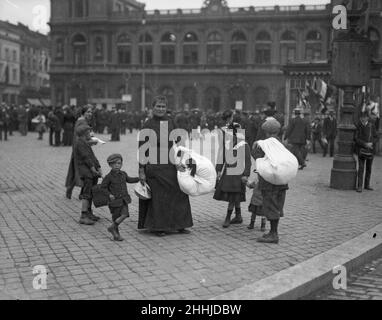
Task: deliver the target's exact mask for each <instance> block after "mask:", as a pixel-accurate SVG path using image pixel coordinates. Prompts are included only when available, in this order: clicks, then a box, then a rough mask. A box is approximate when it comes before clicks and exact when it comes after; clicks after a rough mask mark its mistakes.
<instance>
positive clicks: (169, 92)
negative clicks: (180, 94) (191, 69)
mask: <svg viewBox="0 0 382 320" xmlns="http://www.w3.org/2000/svg"><path fill="white" fill-rule="evenodd" d="M159 94H160V95H162V96H165V97H166V98H167V101H168V108H169V109H174V106H175V98H174V97H175V94H174V89H172V88H171V87H163V88H162V89H161V90H160V91H159Z"/></svg>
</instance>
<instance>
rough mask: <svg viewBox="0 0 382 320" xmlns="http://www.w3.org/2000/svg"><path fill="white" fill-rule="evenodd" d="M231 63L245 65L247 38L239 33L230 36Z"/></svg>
mask: <svg viewBox="0 0 382 320" xmlns="http://www.w3.org/2000/svg"><path fill="white" fill-rule="evenodd" d="M232 43H233V44H232V45H231V63H232V64H246V62H247V61H246V51H247V38H246V36H245V34H244V33H243V32H241V31H236V32H235V33H234V34H233V35H232Z"/></svg>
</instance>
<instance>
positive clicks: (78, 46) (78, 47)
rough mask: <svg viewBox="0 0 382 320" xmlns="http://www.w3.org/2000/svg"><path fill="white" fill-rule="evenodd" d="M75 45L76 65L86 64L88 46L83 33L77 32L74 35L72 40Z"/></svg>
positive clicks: (74, 57)
mask: <svg viewBox="0 0 382 320" xmlns="http://www.w3.org/2000/svg"><path fill="white" fill-rule="evenodd" d="M72 46H73V62H74V64H75V65H84V64H86V61H87V58H86V51H87V50H86V47H87V42H86V39H85V37H84V36H83V35H81V34H77V35H76V36H74V37H73V41H72Z"/></svg>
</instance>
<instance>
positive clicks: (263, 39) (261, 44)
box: [255, 31, 272, 64]
mask: <svg viewBox="0 0 382 320" xmlns="http://www.w3.org/2000/svg"><path fill="white" fill-rule="evenodd" d="M271 51H272V39H271V36H270V35H269V33H268V32H266V31H261V32H259V34H258V35H257V37H256V46H255V63H258V64H269V63H271Z"/></svg>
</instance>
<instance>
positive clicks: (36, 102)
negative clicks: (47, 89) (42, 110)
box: [27, 98, 43, 107]
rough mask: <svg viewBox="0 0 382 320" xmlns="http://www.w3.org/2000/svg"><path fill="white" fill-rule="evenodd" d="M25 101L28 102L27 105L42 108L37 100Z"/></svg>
mask: <svg viewBox="0 0 382 320" xmlns="http://www.w3.org/2000/svg"><path fill="white" fill-rule="evenodd" d="M27 101H28V103H29V104H31V105H34V106H37V107H42V106H43V104H42V103H41V101H40V100H39V99H30V98H28V99H27Z"/></svg>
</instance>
